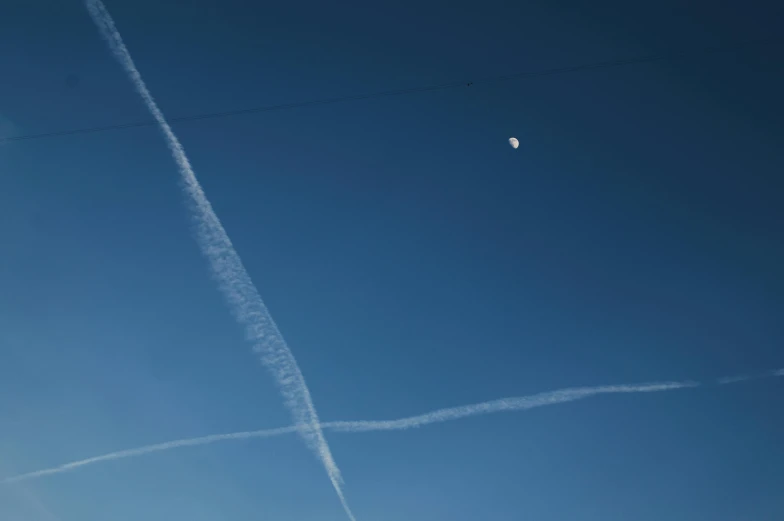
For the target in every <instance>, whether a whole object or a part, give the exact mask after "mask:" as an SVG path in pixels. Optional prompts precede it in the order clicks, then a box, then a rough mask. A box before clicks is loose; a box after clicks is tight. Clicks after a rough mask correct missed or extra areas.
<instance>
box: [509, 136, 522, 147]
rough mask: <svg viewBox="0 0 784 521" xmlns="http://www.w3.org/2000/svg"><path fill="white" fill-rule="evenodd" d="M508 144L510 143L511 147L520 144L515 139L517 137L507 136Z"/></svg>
mask: <svg viewBox="0 0 784 521" xmlns="http://www.w3.org/2000/svg"><path fill="white" fill-rule="evenodd" d="M509 144H510V145H512V148H517V147H519V146H520V142H519V141H517V138H514V137H510V138H509Z"/></svg>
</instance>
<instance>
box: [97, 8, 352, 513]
mask: <svg viewBox="0 0 784 521" xmlns="http://www.w3.org/2000/svg"><path fill="white" fill-rule="evenodd" d="M86 4H87V9H88V10H89V12H90V16H92V18H93V21H94V22H95V24H96V25H97V26H98V28H99V29H100V31H101V34H102V35H103V37H104V38H105V39H106V41H107V42H108V43H109V47H110V48H111V50H112V51H113V53H114V55H115V57H116V58H117V60H118V61H119V62H120V64H121V65H122V66H123V68H124V69H125V72H126V73H127V74H128V76H130V79H131V82H132V83H133V85H134V87H136V90H137V92H138V93H139V95H141V97H142V99H143V100H144V103H145V105H147V109H148V110H149V111H150V113H151V114H152V116H153V117H154V118H155V120H156V121H157V122H158V125H159V126H160V128H161V131H163V135H164V137H165V138H166V143H167V144H168V146H169V149H170V150H171V153H172V156H173V157H174V161H175V162H176V163H177V166H178V167H179V170H180V174H181V179H182V183H183V188H184V189H185V192H186V193H187V195H188V197H189V202H190V203H191V206H192V213H193V217H194V220H195V221H196V238H197V240H198V242H199V246H200V247H201V250H202V253H203V254H204V256H205V257H207V259H208V260H209V262H210V265H211V267H212V272H213V275H214V276H215V279H216V280H217V282H218V285H219V286H220V289H221V291H222V293H223V296H224V297H225V298H226V300H227V301H228V303H229V307H230V308H231V311H232V313H233V314H234V317H235V318H236V319H237V321H238V322H239V323H240V324H242V325H243V326H245V333H246V337H247V339H248V340H249V341H250V342H251V343H252V344H253V351H254V352H255V353H257V354H258V355H260V358H261V360H262V362H263V363H264V365H266V366H267V368H268V369H269V371H270V372H271V373H272V375H273V377H274V378H275V380H276V382H277V384H278V387H279V388H280V391H281V394H282V395H283V399H284V402H285V404H286V407H287V408H288V409H289V411H290V413H291V416H292V419H293V420H294V425H295V426H296V427H297V431H298V432H299V434H300V436H301V437H302V439H303V440H304V441H305V443H306V444H307V445H308V447H309V448H310V449H311V450H313V451H314V452H315V453H316V454H317V455H318V456H319V459H320V460H321V462H322V463H323V465H324V468H325V469H326V471H327V474H328V475H329V479H330V481H331V482H332V486H333V487H334V488H335V492H337V495H338V498H339V499H340V502H341V504H342V505H343V508H344V510H345V511H346V514H348V517H349V518H350V519H351V521H354V515H353V514H352V513H351V509H350V508H349V506H348V503H347V502H346V499H345V496H344V495H343V490H342V486H341V485H342V483H343V479H342V477H341V475H340V469H338V466H337V464H336V463H335V460H334V459H333V458H332V453H331V451H330V449H329V445H327V440H326V439H325V438H324V433H323V432H322V430H321V426H320V424H319V419H318V415H317V414H316V409H315V407H314V405H313V400H312V398H311V396H310V391H309V390H308V387H307V385H306V384H305V379H304V377H303V376H302V372H301V371H300V369H299V366H298V365H297V361H296V360H295V359H294V355H293V354H292V352H291V350H290V349H289V347H288V345H287V344H286V341H285V340H284V339H283V336H282V335H281V333H280V331H279V330H278V327H277V325H276V324H275V322H274V321H273V319H272V317H271V316H270V314H269V311H268V310H267V307H266V306H265V305H264V302H263V301H262V300H261V297H260V296H259V293H258V291H257V290H256V287H255V286H254V285H253V282H252V281H251V279H250V276H249V275H248V272H247V271H246V270H245V267H244V266H243V265H242V260H241V259H240V257H239V255H238V254H237V252H236V251H235V250H234V246H233V245H232V243H231V240H230V239H229V236H228V235H227V234H226V231H225V230H224V229H223V225H222V224H221V222H220V220H219V219H218V216H217V215H215V212H214V211H213V210H212V205H211V204H210V202H209V201H208V200H207V197H206V196H205V195H204V191H203V190H202V187H201V185H200V184H199V181H198V180H197V179H196V175H195V174H194V172H193V169H192V168H191V165H190V161H188V158H187V156H186V155H185V150H184V149H183V147H182V145H181V144H180V141H179V140H178V139H177V136H175V135H174V132H172V130H171V127H170V126H169V124H168V123H167V122H166V119H165V118H164V116H163V112H161V110H160V109H159V108H158V105H157V104H156V103H155V100H154V99H153V97H152V94H150V91H149V90H148V89H147V85H146V84H145V83H144V80H142V77H141V74H140V73H139V70H138V69H137V68H136V65H135V64H134V62H133V59H132V58H131V55H130V53H129V52H128V49H127V47H126V46H125V43H123V40H122V37H121V36H120V33H119V31H118V30H117V28H116V27H115V24H114V20H113V19H112V17H111V15H110V14H109V12H108V11H107V10H106V6H104V4H103V3H102V2H101V0H86Z"/></svg>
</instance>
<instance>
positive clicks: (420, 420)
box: [0, 380, 701, 484]
mask: <svg viewBox="0 0 784 521" xmlns="http://www.w3.org/2000/svg"><path fill="white" fill-rule="evenodd" d="M699 385H701V384H699V383H698V382H693V381H688V380H687V381H681V382H654V383H645V384H638V385H605V386H598V387H571V388H566V389H559V390H556V391H549V392H543V393H538V394H532V395H529V396H517V397H511V398H501V399H498V400H492V401H488V402H482V403H477V404H473V405H462V406H459V407H449V408H446V409H437V410H435V411H432V412H429V413H425V414H420V415H417V416H409V417H407V418H401V419H398V420H376V421H368V420H360V421H333V422H327V423H323V424H321V427H322V428H323V429H328V430H333V431H337V432H355V433H356V432H370V431H391V430H407V429H413V428H417V427H424V426H425V425H430V424H433V423H440V422H445V421H451V420H458V419H461V418H467V417H469V416H479V415H483V414H492V413H497V412H505V411H523V410H527V409H533V408H535V407H544V406H548V405H557V404H560V403H567V402H573V401H576V400H582V399H585V398H589V397H591V396H597V395H602V394H621V393H652V392H663V391H674V390H678V389H687V388H692V387H698V386H699ZM295 432H297V428H296V427H295V426H291V427H279V428H277V429H262V430H257V431H243V432H232V433H229V434H213V435H210V436H202V437H199V438H187V439H182V440H174V441H168V442H165V443H158V444H155V445H147V446H144V447H139V448H136V449H128V450H123V451H119V452H112V453H109V454H104V455H101V456H95V457H92V458H87V459H83V460H79V461H73V462H70V463H65V464H63V465H59V466H57V467H52V468H48V469H43V470H38V471H35V472H29V473H27V474H20V475H17V476H11V477H8V478H5V479H3V480H2V481H0V483H4V484H7V483H15V482H18V481H25V480H28V479H34V478H39V477H43V476H49V475H52V474H61V473H63V472H68V471H72V470H76V469H78V468H80V467H84V466H87V465H93V464H96V463H101V462H105V461H113V460H118V459H124V458H132V457H136V456H143V455H145V454H151V453H154V452H160V451H165V450H172V449H177V448H181V447H194V446H198V445H210V444H212V443H218V442H222V441H237V440H247V439H251V438H272V437H275V436H282V435H284V434H292V433H295Z"/></svg>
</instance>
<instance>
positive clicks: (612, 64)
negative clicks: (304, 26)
mask: <svg viewBox="0 0 784 521" xmlns="http://www.w3.org/2000/svg"><path fill="white" fill-rule="evenodd" d="M781 43H784V40H782V39H769V40H757V41H752V42H746V43H742V44H737V45H734V46H726V47H710V48H703V49H695V50H689V51H681V52H677V53H668V54H652V55H647V56H638V57H635V58H627V59H619V60H610V61H602V62H596V63H591V64H585V65H574V66H571V67H558V68H553V69H542V70H538V71H525V72H520V73H516V74H507V75H503V76H491V77H486V78H481V79H478V80H471V81H453V82H448V83H439V84H435V85H426V86H420V87H410V88H406V89H393V90H386V91H381V92H374V93H370V94H356V95H353V96H341V97H337V98H323V99H317V100H311V101H300V102H295V103H284V104H279V105H267V106H262V107H250V108H245V109H237V110H227V111H223V112H208V113H202V114H193V115H190V116H180V117H174V118H170V119H169V123H185V122H189V121H200V120H204V119H216V118H225V117H230V116H239V115H242V114H258V113H262V112H272V111H276V110H288V109H295V108H306V107H313V106H316V105H331V104H335V103H347V102H350V101H360V100H368V99H374V98H384V97H391V96H401V95H405V94H414V93H419V92H430V91H438V90H447V89H457V88H468V87H471V86H472V85H475V84H489V83H499V82H502V81H510V80H522V79H528V78H538V77H542V76H555V75H558V74H567V73H574V72H583V71H589V70H598V69H610V68H616V67H623V66H627V65H637V64H643V63H652V62H658V61H666V60H674V59H679V58H688V57H698V56H705V55H709V54H719V53H729V52H734V51H738V50H740V49H742V48H744V47H753V46H764V45H776V44H781ZM156 124H157V123H156V122H155V121H154V120H147V121H137V122H133V123H120V124H114V125H104V126H99V127H86V128H77V129H70V130H60V131H55V132H44V133H40V134H23V135H19V136H10V137H5V138H0V143H3V142H10V141H29V140H33V139H43V138H53V137H61V136H72V135H76V134H92V133H96V132H105V131H108V130H121V129H127V128H138V127H150V126H155V125H156Z"/></svg>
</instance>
